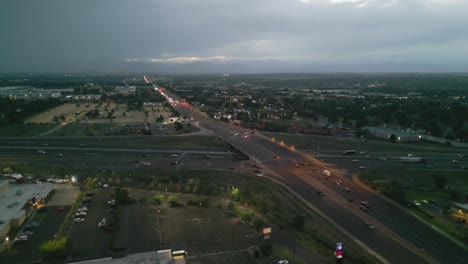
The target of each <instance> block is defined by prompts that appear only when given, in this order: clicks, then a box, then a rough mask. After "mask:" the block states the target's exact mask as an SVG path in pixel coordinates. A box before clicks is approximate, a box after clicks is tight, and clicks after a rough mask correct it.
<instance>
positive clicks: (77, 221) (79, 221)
mask: <svg viewBox="0 0 468 264" xmlns="http://www.w3.org/2000/svg"><path fill="white" fill-rule="evenodd" d="M73 222H75V223H81V222H84V218H80V217H77V218H75V220H73Z"/></svg>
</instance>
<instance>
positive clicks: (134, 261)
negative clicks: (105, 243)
mask: <svg viewBox="0 0 468 264" xmlns="http://www.w3.org/2000/svg"><path fill="white" fill-rule="evenodd" d="M153 263H159V264H185V263H186V262H185V256H174V255H173V251H172V250H170V249H167V250H159V251H150V252H144V253H138V254H131V255H127V256H125V257H124V258H115V259H113V258H103V259H95V260H87V261H81V262H74V263H71V264H153Z"/></svg>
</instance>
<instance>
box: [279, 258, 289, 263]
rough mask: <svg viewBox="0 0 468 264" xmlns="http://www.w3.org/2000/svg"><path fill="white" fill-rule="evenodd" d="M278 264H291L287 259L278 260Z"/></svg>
mask: <svg viewBox="0 0 468 264" xmlns="http://www.w3.org/2000/svg"><path fill="white" fill-rule="evenodd" d="M278 264H289V261H287V260H285V259H282V260H278Z"/></svg>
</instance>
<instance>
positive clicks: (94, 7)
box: [0, 0, 468, 72]
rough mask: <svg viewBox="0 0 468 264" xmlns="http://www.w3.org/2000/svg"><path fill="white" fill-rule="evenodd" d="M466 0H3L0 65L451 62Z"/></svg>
mask: <svg viewBox="0 0 468 264" xmlns="http://www.w3.org/2000/svg"><path fill="white" fill-rule="evenodd" d="M464 10H468V2H467V1H463V0H270V1H267V0H255V1H252V0H237V1H222V0H196V1H195V0H177V1H175V0H133V1H127V0H101V1H92V0H80V1H66V0H56V1H52V0H43V1H32V0H31V1H22V0H16V1H8V0H0V32H1V34H2V40H1V41H0V71H3V72H9V71H61V70H63V71H73V70H84V69H89V70H102V71H105V70H106V69H115V68H116V67H115V65H114V66H113V64H118V65H119V66H118V67H117V68H118V69H125V67H126V66H125V64H126V63H127V66H128V67H129V68H128V70H132V68H131V67H135V65H134V63H135V62H142V63H145V65H146V67H150V66H151V63H148V62H152V63H159V64H160V63H165V62H168V63H174V62H175V61H177V60H179V61H181V62H193V61H196V62H200V61H203V62H207V61H214V62H223V63H226V62H227V61H230V60H233V61H236V62H244V63H249V62H252V61H256V60H257V61H265V60H276V61H282V62H283V63H291V64H298V65H299V64H304V63H314V64H368V63H379V64H382V63H383V64H384V63H410V64H418V65H423V64H441V65H450V64H453V65H455V64H460V63H465V61H466V59H467V57H468V49H466V47H467V46H468V27H466V26H465V25H467V24H468V18H467V17H468V16H466V14H464ZM129 61H131V63H130V62H129Z"/></svg>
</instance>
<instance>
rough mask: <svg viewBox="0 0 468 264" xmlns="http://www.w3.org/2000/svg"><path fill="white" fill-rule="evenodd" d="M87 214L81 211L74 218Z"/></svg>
mask: <svg viewBox="0 0 468 264" xmlns="http://www.w3.org/2000/svg"><path fill="white" fill-rule="evenodd" d="M87 214H88V213H86V212H85V211H81V212H78V213H76V216H86V215H87Z"/></svg>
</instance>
